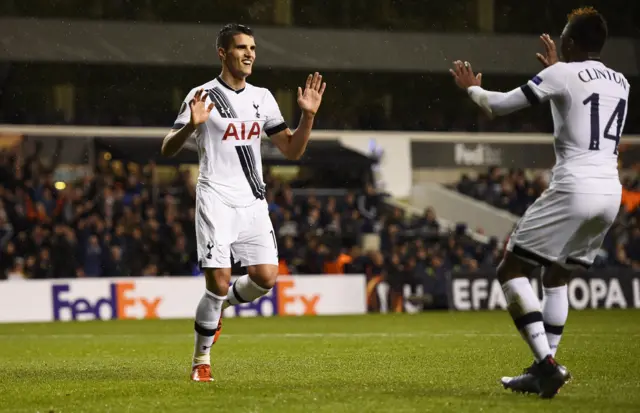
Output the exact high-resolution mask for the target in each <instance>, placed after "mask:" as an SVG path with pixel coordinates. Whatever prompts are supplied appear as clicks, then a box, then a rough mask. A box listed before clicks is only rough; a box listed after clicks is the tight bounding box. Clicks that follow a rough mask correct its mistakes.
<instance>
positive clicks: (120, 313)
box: [51, 282, 162, 321]
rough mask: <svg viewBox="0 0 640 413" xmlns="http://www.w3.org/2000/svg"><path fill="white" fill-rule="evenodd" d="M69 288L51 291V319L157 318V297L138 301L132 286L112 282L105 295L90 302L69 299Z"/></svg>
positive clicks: (59, 287)
mask: <svg viewBox="0 0 640 413" xmlns="http://www.w3.org/2000/svg"><path fill="white" fill-rule="evenodd" d="M70 289H71V287H70V285H69V284H57V285H53V286H52V287H51V294H52V303H53V319H54V320H56V321H60V320H74V321H75V320H100V319H103V320H104V319H112V320H115V319H120V320H127V319H129V320H131V319H138V318H158V306H159V305H160V303H161V302H162V298H161V297H152V298H146V297H140V296H136V295H135V289H136V287H135V283H133V282H115V283H111V284H110V285H109V294H108V295H107V296H104V297H98V298H96V299H94V300H91V299H89V298H85V297H82V296H80V297H78V296H75V297H74V296H73V295H72V294H71V293H70Z"/></svg>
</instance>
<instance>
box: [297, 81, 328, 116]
mask: <svg viewBox="0 0 640 413" xmlns="http://www.w3.org/2000/svg"><path fill="white" fill-rule="evenodd" d="M326 87H327V84H326V83H323V82H322V75H321V74H320V73H318V72H316V73H314V74H313V75H309V76H307V83H306V84H305V87H304V91H303V90H302V88H301V87H298V106H300V109H302V111H303V112H307V113H310V114H311V115H315V114H316V112H318V108H320V103H322V94H323V93H324V90H325V88H326Z"/></svg>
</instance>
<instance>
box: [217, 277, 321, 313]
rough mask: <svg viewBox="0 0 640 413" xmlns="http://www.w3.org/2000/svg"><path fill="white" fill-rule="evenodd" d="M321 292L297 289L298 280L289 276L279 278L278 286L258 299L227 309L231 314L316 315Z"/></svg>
mask: <svg viewBox="0 0 640 413" xmlns="http://www.w3.org/2000/svg"><path fill="white" fill-rule="evenodd" d="M320 298H321V295H320V294H305V293H301V292H298V291H296V282H295V281H294V280H293V279H289V278H287V277H281V278H279V279H278V282H277V283H276V286H275V287H274V288H273V289H272V290H271V291H270V292H269V294H267V295H264V296H262V297H260V298H258V299H257V300H255V301H253V302H250V303H246V304H240V305H237V306H234V307H229V308H228V309H227V311H228V313H225V315H227V314H228V315H230V316H238V317H242V316H245V317H246V316H272V315H275V314H278V315H316V314H317V313H318V312H317V306H318V303H319V302H320Z"/></svg>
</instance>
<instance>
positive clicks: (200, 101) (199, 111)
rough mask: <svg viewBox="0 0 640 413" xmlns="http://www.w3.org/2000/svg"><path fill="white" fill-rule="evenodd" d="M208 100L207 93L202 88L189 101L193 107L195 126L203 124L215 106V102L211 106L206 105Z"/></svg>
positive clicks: (192, 121) (192, 115)
mask: <svg viewBox="0 0 640 413" xmlns="http://www.w3.org/2000/svg"><path fill="white" fill-rule="evenodd" d="M206 100H207V94H206V93H204V89H200V90H198V91H197V92H196V94H195V96H194V97H193V99H191V101H190V102H189V108H190V109H191V124H192V125H193V126H194V127H195V126H198V125H201V124H203V123H205V122H206V121H207V119H209V114H211V111H212V110H213V107H214V106H215V105H214V103H213V102H211V103H210V104H209V106H205V102H206Z"/></svg>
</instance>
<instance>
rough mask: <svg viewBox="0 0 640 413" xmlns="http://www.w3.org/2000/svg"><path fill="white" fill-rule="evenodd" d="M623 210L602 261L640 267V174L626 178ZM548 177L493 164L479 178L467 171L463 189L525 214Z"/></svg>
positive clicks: (468, 193)
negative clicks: (505, 168) (531, 174)
mask: <svg viewBox="0 0 640 413" xmlns="http://www.w3.org/2000/svg"><path fill="white" fill-rule="evenodd" d="M622 183H623V196H622V204H621V206H620V213H619V214H618V217H617V219H616V222H615V223H614V225H613V227H612V228H611V230H610V231H609V233H608V234H607V237H606V239H605V242H604V245H603V251H602V254H601V256H600V257H599V259H598V261H597V263H598V265H602V266H604V265H607V266H614V267H632V268H635V269H640V175H638V174H636V175H635V177H633V176H625V177H624V178H623V181H622ZM547 184H548V177H546V176H545V175H544V174H535V175H533V177H532V178H529V177H528V176H527V173H526V172H525V171H523V170H513V169H512V170H504V169H502V168H498V167H490V168H489V169H488V170H487V172H486V173H480V174H478V175H477V176H476V177H475V178H474V177H471V176H469V175H467V174H464V175H463V176H462V178H461V179H460V181H459V182H458V183H457V185H456V188H457V190H458V191H459V192H461V193H463V194H465V195H467V196H470V197H473V198H475V199H478V200H482V201H484V202H487V203H488V204H491V205H493V206H495V207H498V208H501V209H504V210H507V211H509V212H511V213H512V214H515V215H518V216H520V215H522V214H524V212H525V211H526V209H527V208H528V207H529V206H530V205H531V204H532V203H533V202H535V200H536V199H537V198H538V197H539V196H540V195H541V194H542V192H543V191H544V190H545V189H546V188H547Z"/></svg>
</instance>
